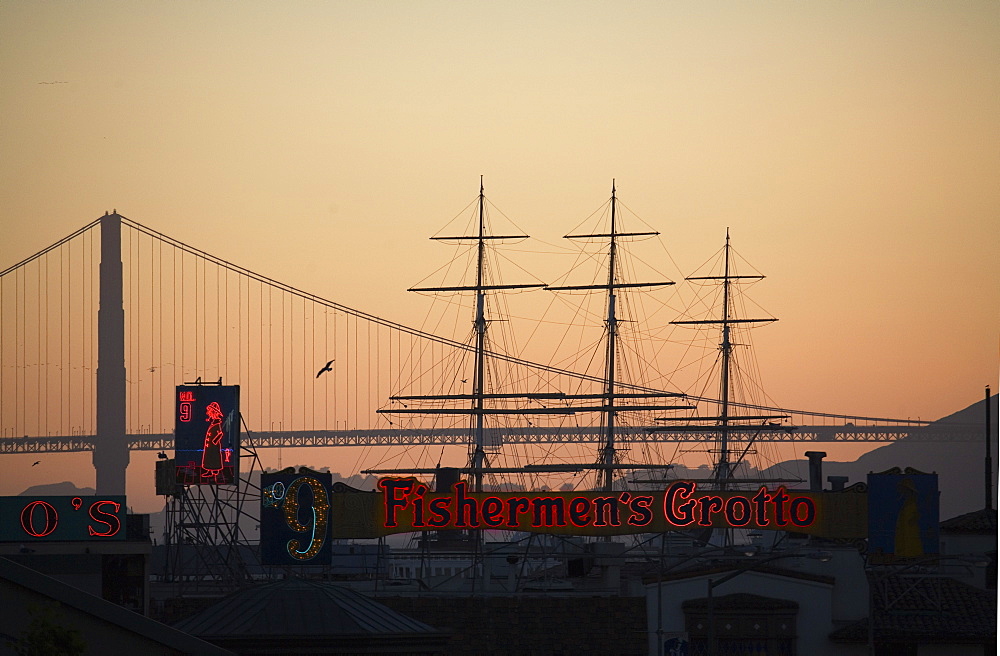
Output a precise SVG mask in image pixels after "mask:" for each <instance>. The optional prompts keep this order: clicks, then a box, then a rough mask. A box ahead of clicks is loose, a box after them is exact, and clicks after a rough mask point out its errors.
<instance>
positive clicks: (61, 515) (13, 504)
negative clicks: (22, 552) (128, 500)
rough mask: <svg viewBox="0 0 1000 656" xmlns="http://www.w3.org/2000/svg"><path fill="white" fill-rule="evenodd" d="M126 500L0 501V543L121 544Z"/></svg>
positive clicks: (15, 499)
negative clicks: (115, 541)
mask: <svg viewBox="0 0 1000 656" xmlns="http://www.w3.org/2000/svg"><path fill="white" fill-rule="evenodd" d="M125 508H126V506H125V497H123V496H114V495H112V496H106V497H97V496H86V497H69V496H45V497H0V542H28V541H70V540H73V541H75V540H124V539H125V532H124V531H123V530H122V527H123V526H124V524H125Z"/></svg>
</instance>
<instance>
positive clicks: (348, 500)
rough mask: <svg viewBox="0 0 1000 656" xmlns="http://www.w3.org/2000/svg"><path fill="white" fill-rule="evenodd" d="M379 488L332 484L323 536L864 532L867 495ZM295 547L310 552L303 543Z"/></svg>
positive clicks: (418, 485)
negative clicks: (336, 488)
mask: <svg viewBox="0 0 1000 656" xmlns="http://www.w3.org/2000/svg"><path fill="white" fill-rule="evenodd" d="M283 484H284V485H285V486H286V487H287V485H288V484H289V483H288V481H285V482H283ZM264 487H265V490H264V494H263V497H264V498H263V499H262V508H261V516H262V518H263V517H265V516H266V515H268V514H270V516H272V517H273V518H275V519H274V521H277V520H278V519H280V518H281V515H279V514H278V513H276V512H274V511H273V505H272V508H271V509H270V510H269V509H268V506H267V505H266V504H267V503H268V501H267V498H268V496H269V494H273V490H272V491H270V492H269V491H268V489H267V486H264ZM376 487H377V489H376V491H375V492H361V491H353V492H348V491H344V492H339V491H338V492H334V491H333V489H332V488H328V489H327V499H328V500H329V508H328V509H324V510H328V512H325V513H324V514H323V515H322V520H323V521H325V522H326V523H327V524H328V526H329V535H328V536H323V537H329V538H330V539H341V538H358V539H362V538H379V537H384V536H387V535H392V534H395V533H411V532H421V531H448V530H504V531H526V532H534V533H552V534H560V535H593V536H604V535H627V534H637V533H662V532H666V531H678V530H690V529H698V528H708V527H715V528H725V527H729V528H744V529H753V530H786V531H793V532H796V533H806V534H811V535H816V536H822V537H829V538H838V539H856V538H864V537H866V536H867V534H868V496H867V495H866V494H864V493H863V491H862V489H860V488H857V489H848V490H846V491H843V492H811V491H804V490H789V489H787V488H785V487H784V486H781V487H777V488H774V489H770V488H767V487H765V486H760V487H758V488H757V489H756V490H749V491H738V490H727V491H716V490H708V491H703V490H699V489H698V482H697V481H683V480H679V481H674V482H672V483H671V484H670V485H669V486H667V487H666V488H665V489H661V490H649V491H645V490H642V491H615V492H596V491H593V492H554V491H545V492H482V493H475V492H469V491H468V484H467V483H466V482H464V481H459V482H458V483H456V484H454V485H453V486H452V487H451V489H450V490H449V491H447V492H432V491H431V488H430V486H429V485H427V484H426V483H423V482H421V481H420V480H418V479H416V478H411V477H405V478H403V477H389V478H383V479H381V480H379V481H378V484H377V486H376ZM314 493H315V490H314ZM314 498H315V495H314ZM270 503H272V504H273V501H272V502H270ZM317 517H320V516H319V515H317ZM313 526H315V525H313ZM313 526H309V518H308V517H307V516H304V515H301V513H300V515H299V516H297V518H295V519H292V518H291V517H289V519H288V520H285V523H284V524H283V525H281V526H279V527H278V528H279V529H280V531H285V533H283V534H282V535H283V536H285V537H283V538H282V539H283V540H285V541H286V542H287V540H288V539H289V538H290V537H294V536H293V535H292V534H293V533H294V534H297V535H299V536H301V537H310V536H312V535H313V531H312V529H313ZM262 529H263V521H262ZM306 530H309V532H310V533H309V535H306V534H305V533H306ZM280 531H279V532H280ZM288 531H291V533H289V532H288ZM275 534H277V533H275ZM263 541H264V537H263V533H262V542H263ZM296 548H297V549H298V550H299V552H300V553H305V552H306V551H307V549H306V548H305V547H303V546H302V545H301V544H299V545H298V546H297V547H296Z"/></svg>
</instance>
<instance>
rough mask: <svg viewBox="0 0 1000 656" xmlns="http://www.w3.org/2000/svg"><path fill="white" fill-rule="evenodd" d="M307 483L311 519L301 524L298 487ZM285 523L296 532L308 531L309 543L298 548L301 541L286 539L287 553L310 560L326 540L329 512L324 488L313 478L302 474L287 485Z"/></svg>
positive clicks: (295, 557) (299, 558)
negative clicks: (310, 493)
mask: <svg viewBox="0 0 1000 656" xmlns="http://www.w3.org/2000/svg"><path fill="white" fill-rule="evenodd" d="M303 485H308V486H309V489H310V490H311V491H312V521H311V522H309V523H308V524H303V523H302V522H300V521H299V488H300V487H302V486H303ZM284 509H285V523H286V524H288V528H290V529H292V530H293V531H295V532H296V533H309V534H310V537H309V543H308V544H307V545H306V547H305V549H300V548H299V547H300V546H301V544H302V542H301V541H299V540H297V539H294V538H293V539H291V540H289V541H288V545H287V547H286V548H287V551H288V555H289V556H291V557H292V558H294V559H296V560H311V559H313V558H315V557H316V555H317V554H318V553H319V552H320V549H322V548H323V544H324V543H325V542H326V534H327V522H328V521H329V514H330V498H329V497H328V496H327V494H326V488H325V487H323V484H322V483H320V482H319V481H317V480H316V479H315V478H311V477H308V476H303V477H302V478H296V479H295V480H294V481H292V484H291V485H289V486H288V491H287V492H286V493H285V508H284Z"/></svg>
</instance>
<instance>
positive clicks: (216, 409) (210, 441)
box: [201, 401, 226, 478]
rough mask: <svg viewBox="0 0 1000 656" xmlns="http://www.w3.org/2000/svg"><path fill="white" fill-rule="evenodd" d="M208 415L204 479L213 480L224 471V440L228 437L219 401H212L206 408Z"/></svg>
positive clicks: (203, 454)
mask: <svg viewBox="0 0 1000 656" xmlns="http://www.w3.org/2000/svg"><path fill="white" fill-rule="evenodd" d="M205 414H206V415H208V419H206V420H205V421H208V422H209V424H208V430H206V431H205V446H204V448H203V450H202V455H201V468H202V469H203V470H204V471H203V472H202V474H201V476H202V478H211V477H212V476H216V475H218V473H219V472H220V471H222V438H224V437H225V436H226V433H225V431H223V430H222V418H223V416H224V415H223V414H222V407H220V406H219V404H218V402H217V401H212V402H211V403H209V404H208V407H207V408H205Z"/></svg>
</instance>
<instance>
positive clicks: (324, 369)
mask: <svg viewBox="0 0 1000 656" xmlns="http://www.w3.org/2000/svg"><path fill="white" fill-rule="evenodd" d="M332 364H333V360H330V361H329V362H327V363H326V364H325V365H323V368H322V369H320V370H319V371H317V372H316V378H319V377H320V375H322V373H323V372H324V371H333V367H331V366H330V365H332Z"/></svg>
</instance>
